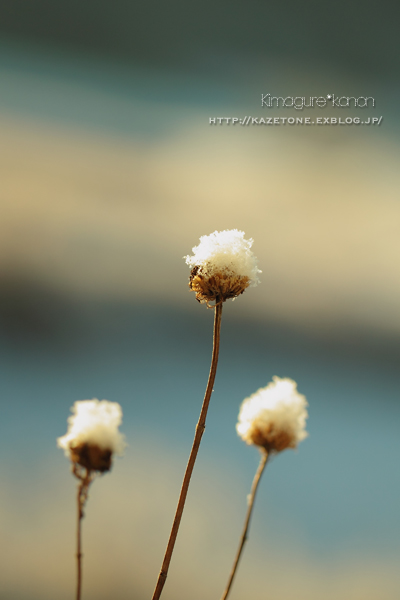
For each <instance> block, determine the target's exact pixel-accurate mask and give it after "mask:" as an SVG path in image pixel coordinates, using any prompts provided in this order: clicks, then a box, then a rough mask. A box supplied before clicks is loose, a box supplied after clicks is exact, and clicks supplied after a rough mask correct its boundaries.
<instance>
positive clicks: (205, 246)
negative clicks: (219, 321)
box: [185, 229, 261, 305]
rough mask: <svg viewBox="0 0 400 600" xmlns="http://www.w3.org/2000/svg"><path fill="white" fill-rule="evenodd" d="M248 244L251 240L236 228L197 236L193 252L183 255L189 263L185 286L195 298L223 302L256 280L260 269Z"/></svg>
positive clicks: (251, 242)
mask: <svg viewBox="0 0 400 600" xmlns="http://www.w3.org/2000/svg"><path fill="white" fill-rule="evenodd" d="M252 244H253V240H252V239H250V240H245V239H244V232H243V231H238V230H237V229H231V230H227V231H214V233H211V234H210V235H204V236H202V237H201V238H200V244H199V245H198V246H195V247H194V248H193V252H194V254H193V256H185V260H186V263H187V264H188V265H189V266H190V267H192V271H191V274H190V280H189V287H190V289H191V290H193V291H194V292H196V299H197V300H198V301H199V302H204V303H207V305H209V303H210V302H216V303H218V302H225V300H228V299H229V298H232V299H234V298H236V297H237V296H240V294H243V292H244V290H245V289H246V288H247V287H249V286H255V285H257V283H259V279H258V274H259V273H261V271H260V270H259V269H258V267H257V259H256V257H255V256H254V254H253V253H252V251H251V250H250V248H251V246H252Z"/></svg>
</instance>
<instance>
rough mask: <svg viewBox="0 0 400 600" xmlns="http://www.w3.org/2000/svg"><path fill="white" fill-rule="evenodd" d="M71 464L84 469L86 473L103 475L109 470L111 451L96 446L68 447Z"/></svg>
mask: <svg viewBox="0 0 400 600" xmlns="http://www.w3.org/2000/svg"><path fill="white" fill-rule="evenodd" d="M69 450H70V459H71V462H73V463H76V464H78V465H81V467H85V468H86V469H87V470H88V471H99V472H100V473H104V472H105V471H109V470H110V469H111V464H112V450H108V449H107V450H104V449H102V448H100V447H99V446H97V445H96V444H79V445H78V446H70V448H69Z"/></svg>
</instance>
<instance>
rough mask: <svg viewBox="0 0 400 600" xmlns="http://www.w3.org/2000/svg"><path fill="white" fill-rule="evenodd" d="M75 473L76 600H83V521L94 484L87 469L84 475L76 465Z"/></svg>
mask: <svg viewBox="0 0 400 600" xmlns="http://www.w3.org/2000/svg"><path fill="white" fill-rule="evenodd" d="M73 473H74V475H75V477H77V478H78V479H79V480H80V484H79V485H78V495H77V504H78V519H77V527H76V560H77V584H76V600H81V589H82V552H81V546H82V531H81V530H82V519H83V517H84V512H83V509H84V507H85V504H86V500H87V498H88V493H89V486H90V484H91V483H92V479H93V478H92V475H91V471H89V470H88V469H85V473H84V474H82V472H81V470H78V468H77V465H76V464H74V467H73Z"/></svg>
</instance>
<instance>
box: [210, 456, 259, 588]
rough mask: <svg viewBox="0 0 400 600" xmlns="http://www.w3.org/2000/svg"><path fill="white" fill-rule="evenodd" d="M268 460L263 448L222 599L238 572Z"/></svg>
mask: <svg viewBox="0 0 400 600" xmlns="http://www.w3.org/2000/svg"><path fill="white" fill-rule="evenodd" d="M267 462H268V453H267V451H266V450H263V451H262V454H261V460H260V464H259V465H258V469H257V472H256V474H255V476H254V479H253V483H252V485H251V491H250V496H249V497H248V504H247V513H246V518H245V521H244V526H243V531H242V535H241V537H240V542H239V547H238V549H237V552H236V556H235V560H234V561H233V566H232V570H231V573H230V575H229V580H228V584H227V586H226V588H225V591H224V593H223V594H222V596H221V600H226V598H227V597H228V594H229V591H230V589H231V586H232V583H233V578H234V577H235V573H236V570H237V567H238V564H239V560H240V556H241V554H242V550H243V547H244V544H245V542H246V540H247V532H248V529H249V525H250V518H251V513H252V512H253V506H254V500H255V497H256V492H257V488H258V484H259V483H260V479H261V475H262V474H263V472H264V469H265V466H266V464H267Z"/></svg>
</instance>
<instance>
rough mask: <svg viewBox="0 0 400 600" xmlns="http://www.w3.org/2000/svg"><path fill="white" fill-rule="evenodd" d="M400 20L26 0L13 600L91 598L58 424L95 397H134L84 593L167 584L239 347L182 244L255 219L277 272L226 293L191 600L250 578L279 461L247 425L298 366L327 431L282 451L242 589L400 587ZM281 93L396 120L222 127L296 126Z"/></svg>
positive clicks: (17, 115) (314, 596)
mask: <svg viewBox="0 0 400 600" xmlns="http://www.w3.org/2000/svg"><path fill="white" fill-rule="evenodd" d="M399 12H400V11H399V5H398V4H397V3H394V2H391V1H388V0H383V1H380V2H379V3H378V2H375V1H374V0H368V1H367V2H365V1H364V2H361V1H360V0H355V2H352V3H351V4H348V3H347V2H344V0H338V1H337V2H335V3H334V4H330V5H327V4H324V5H321V3H319V2H316V1H315V0H306V1H305V2H302V3H301V4H299V3H297V2H295V1H294V0H286V1H285V2H283V3H275V4H266V3H261V2H257V1H256V0H248V1H247V2H246V4H244V3H243V2H240V1H239V0H231V1H230V2H226V1H225V0H223V1H221V2H219V3H217V4H215V3H211V2H203V3H200V4H199V3H197V4H188V3H183V2H180V1H177V0H173V1H172V2H169V3H168V4H166V3H163V2H160V1H159V0H155V1H153V2H150V3H143V2H141V3H140V2H137V3H132V2H127V1H126V0H114V2H112V3H108V2H103V1H97V2H94V1H93V0H85V1H83V2H82V0H81V1H80V2H78V1H77V0H65V1H64V2H52V1H50V0H3V1H2V3H1V7H0V133H1V134H0V154H1V160H0V170H1V174H0V180H1V186H0V206H1V218H0V332H1V340H0V356H1V360H0V369H1V377H0V382H1V415H2V416H1V420H0V423H1V435H0V456H1V459H0V465H1V466H0V468H1V485H0V527H1V539H2V544H1V551H0V552H1V560H0V565H1V566H0V571H1V577H0V580H1V584H0V598H1V600H54V599H55V598H56V599H57V600H58V599H59V600H64V599H65V600H67V599H70V598H73V597H74V588H75V559H74V553H75V539H74V532H75V494H76V483H75V481H74V479H73V477H72V475H71V474H70V472H69V464H68V462H67V460H66V459H65V457H64V456H63V453H62V451H61V450H59V449H57V448H56V438H57V437H58V436H61V435H63V434H64V433H65V431H66V427H67V424H66V420H67V417H68V415H69V410H70V407H71V406H72V404H73V403H74V402H75V400H78V399H79V400H82V399H88V398H92V397H97V398H99V399H102V398H106V399H108V400H111V401H115V402H119V403H120V404H121V406H122V408H123V411H124V424H123V428H122V429H123V431H124V433H125V434H126V436H127V441H128V442H129V447H128V449H127V450H126V455H125V457H124V458H123V459H117V460H116V461H115V465H114V468H113V471H112V473H110V474H106V475H105V476H104V477H101V478H99V479H98V480H97V481H95V482H94V484H93V486H92V489H91V494H90V499H89V502H88V505H87V511H86V518H85V520H84V528H83V544H84V555H85V556H84V587H83V597H84V598H85V599H87V600H108V599H110V598H118V600H125V599H128V598H129V599H134V600H145V599H146V598H151V594H152V592H153V589H154V585H155V581H156V578H157V574H158V571H159V568H160V565H161V560H162V557H163V553H164V549H165V545H166V542H167V539H168V535H169V530H170V526H171V523H172V518H173V513H174V510H175V505H176V501H177V497H178V492H179V488H180V484H181V480H182V477H183V471H184V468H185V465H186V461H187V457H188V453H189V449H190V447H191V443H192V439H193V435H194V428H195V424H196V421H197V418H198V414H199V411H200V406H201V402H202V398H203V393H204V390H205V386H206V380H207V376H208V370H209V364H210V358H211V344H212V321H213V312H212V311H211V310H207V309H206V307H205V306H200V305H199V304H198V303H197V302H196V301H195V298H194V294H191V293H189V290H188V287H187V280H188V274H189V273H188V268H187V266H186V265H185V263H184V260H182V257H183V256H185V255H187V254H189V253H191V248H192V247H193V246H195V245H196V244H197V243H198V239H199V237H200V236H201V235H205V234H209V233H211V232H213V231H215V230H223V229H231V228H237V229H240V230H243V231H245V233H246V238H250V237H251V238H253V239H254V246H253V250H254V253H255V254H256V255H257V256H258V258H259V266H260V268H261V270H262V275H261V281H262V283H261V284H260V285H259V286H258V287H257V288H251V289H249V290H248V291H246V293H245V294H244V295H243V296H241V297H240V298H239V299H237V300H236V301H235V302H233V303H232V302H227V303H226V305H225V308H224V315H223V322H222V343H221V354H220V363H219V371H218V374H217V379H216V383H215V388H214V389H215V392H214V395H213V398H212V402H211V407H210V411H209V417H208V424H207V429H206V432H205V435H204V437H203V442H202V446H201V449H200V454H199V459H198V462H197V464H196V468H195V473H194V477H193V479H192V483H191V488H190V491H189V496H188V502H187V505H186V510H185V513H184V518H183V521H182V526H181V531H180V535H179V538H178V542H177V546H176V551H175V554H174V557H173V561H172V564H171V569H170V573H169V577H168V581H167V584H166V587H165V590H164V593H163V598H164V599H165V600H187V599H188V598H189V599H190V600H204V599H205V598H218V597H219V596H220V595H221V593H222V590H223V588H224V586H225V584H226V580H227V577H228V572H229V570H230V567H231V564H232V560H233V556H234V553H235V550H236V546H237V543H238V538H239V534H240V531H241V527H242V521H243V518H244V514H245V510H246V496H247V494H248V492H249V489H250V485H251V481H252V478H253V475H254V472H255V469H256V467H257V464H258V454H257V451H256V450H255V449H254V448H249V447H246V446H245V445H244V444H243V442H241V440H239V438H238V437H237V435H236V433H235V423H236V419H237V414H238V410H239V406H240V403H241V402H242V400H243V399H244V398H245V397H246V396H248V395H250V394H251V393H253V392H254V391H256V390H257V389H258V388H259V387H263V386H265V385H267V383H268V382H269V381H270V380H271V378H272V376H273V375H278V376H280V377H291V378H293V379H295V380H296V381H297V382H298V387H299V391H300V392H301V393H303V394H305V395H306V397H307V399H308V401H309V405H310V407H309V413H310V418H309V426H308V429H309V433H310V436H309V438H308V439H307V440H306V441H304V443H302V444H301V445H300V447H299V449H298V451H297V452H285V453H283V454H282V455H281V456H279V457H277V458H276V460H274V461H273V462H272V463H271V464H270V465H269V466H268V469H267V471H266V473H265V476H264V479H263V481H262V484H261V486H260V490H259V495H258V498H257V502H256V507H255V513H254V517H253V521H252V527H251V531H250V539H249V541H248V544H247V547H246V550H245V553H244V556H243V558H242V562H241V567H240V570H239V573H238V575H237V579H236V582H235V585H234V588H233V591H232V593H231V596H230V597H231V598H232V600H240V599H243V598H246V599H247V598H249V599H252V600H268V599H269V598H274V597H279V598H282V599H283V598H293V597H295V598H297V599H298V600H320V599H321V598H324V599H327V600H336V599H337V598H342V599H343V600H397V599H398V598H399V594H400V575H399V571H398V562H399V558H400V542H399V536H400V522H399V516H398V500H399V493H400V478H399V470H398V463H399V459H400V438H399V435H398V420H399V417H400V404H399V394H398V390H399V369H398V362H399V354H400V316H399V310H398V306H399V301H400V279H399V274H398V273H399V256H400V235H399V233H400V203H399V198H400V194H399V191H400V172H399V168H398V164H399V144H400V118H399V111H398V98H399V92H400V89H399V87H400V85H399V79H398V77H396V74H398V72H399V66H400V65H399V62H400V53H399V41H398V24H397V23H398V17H399V16H400V15H399ZM267 93H270V94H271V95H274V96H306V97H308V96H310V95H314V96H326V95H327V94H332V93H334V94H335V95H337V96H341V95H344V96H354V95H355V96H356V97H359V96H371V97H373V98H374V99H375V107H373V108H368V109H364V110H363V112H362V109H345V108H343V109H340V111H341V112H340V116H342V117H346V116H362V117H364V116H367V117H370V118H372V117H380V116H382V117H383V120H382V123H381V125H380V126H379V127H378V126H374V127H372V126H354V125H352V126H345V127H339V126H336V127H335V126H324V127H304V126H293V127H289V126H275V127H264V126H262V127H255V126H253V127H241V126H235V127H230V126H226V125H225V126H213V125H209V118H210V117H235V116H236V117H241V118H243V117H244V116H245V115H252V116H254V117H255V116H263V117H266V116H273V117H276V116H286V117H288V116H292V112H291V111H290V110H289V109H282V110H277V109H273V110H272V109H267V108H261V94H267ZM268 111H269V112H268ZM338 111H339V109H336V112H335V111H334V110H333V109H328V108H326V109H324V110H320V109H314V110H310V109H309V110H308V112H307V111H306V110H304V111H303V112H302V113H300V112H299V111H295V112H296V114H295V115H294V116H296V117H298V116H303V117H304V116H311V117H317V116H323V117H326V116H329V117H333V116H339V114H338Z"/></svg>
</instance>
